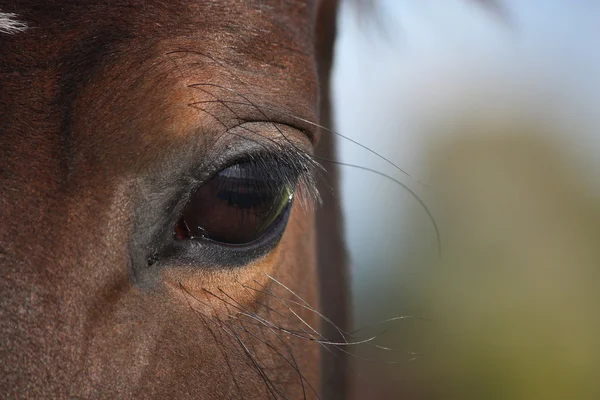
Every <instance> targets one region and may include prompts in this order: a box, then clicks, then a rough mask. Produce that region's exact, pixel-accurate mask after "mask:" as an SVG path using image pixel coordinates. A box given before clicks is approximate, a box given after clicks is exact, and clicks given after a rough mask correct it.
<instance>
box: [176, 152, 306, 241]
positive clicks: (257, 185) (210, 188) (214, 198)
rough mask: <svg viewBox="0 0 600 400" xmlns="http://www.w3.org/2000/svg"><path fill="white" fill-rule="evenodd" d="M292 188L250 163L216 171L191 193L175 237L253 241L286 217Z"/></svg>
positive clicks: (183, 238)
mask: <svg viewBox="0 0 600 400" xmlns="http://www.w3.org/2000/svg"><path fill="white" fill-rule="evenodd" d="M293 193H294V188H293V187H292V185H291V184H289V183H283V182H280V181H278V180H277V179H274V178H273V176H272V174H269V172H268V171H264V170H262V169H261V168H260V167H259V166H258V165H256V164H253V163H251V162H247V163H241V164H235V165H233V166H231V167H229V168H226V169H224V170H223V171H221V172H219V173H218V174H217V175H216V176H215V177H213V178H212V179H211V180H210V181H208V182H207V183H205V184H204V185H203V186H202V187H200V188H199V189H198V190H196V192H195V193H193V194H192V196H191V198H190V201H189V203H188V204H187V205H186V207H185V209H184V211H183V213H182V215H181V218H180V219H179V222H178V223H177V225H176V227H175V238H176V239H178V240H186V239H187V240H194V239H210V240H213V241H217V242H221V243H226V244H233V245H241V244H246V243H250V242H253V241H255V240H257V239H259V238H260V237H262V236H263V235H265V234H266V233H268V232H269V231H270V228H271V227H273V226H275V225H276V223H277V222H280V221H281V218H283V217H287V211H288V210H289V207H290V206H291V203H292V199H293Z"/></svg>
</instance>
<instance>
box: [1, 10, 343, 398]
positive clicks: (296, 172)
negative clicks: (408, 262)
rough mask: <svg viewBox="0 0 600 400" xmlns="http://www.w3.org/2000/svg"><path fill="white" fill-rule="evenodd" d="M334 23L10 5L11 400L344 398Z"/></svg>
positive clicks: (6, 82)
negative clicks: (323, 164)
mask: <svg viewBox="0 0 600 400" xmlns="http://www.w3.org/2000/svg"><path fill="white" fill-rule="evenodd" d="M336 9H337V1H335V0H320V1H319V0H247V1H236V0H219V1H189V0H186V1H182V0H175V1H161V0H91V1H85V2H76V1H64V0H51V1H47V0H46V1H38V0H5V1H3V2H2V3H1V4H0V54H1V56H0V87H1V90H0V110H1V111H0V115H1V118H0V137H1V146H0V188H1V189H0V216H1V218H2V221H3V223H2V225H1V227H0V293H1V300H0V302H1V303H0V332H1V333H0V335H1V343H2V344H1V345H0V346H1V350H0V365H1V367H0V368H1V372H0V393H2V396H3V397H6V398H22V397H27V398H170V399H171V398H174V399H184V398H198V399H235V398H244V399H265V398H275V399H279V398H287V399H300V398H319V396H320V395H319V393H320V392H322V393H323V398H328V397H329V398H344V396H345V390H346V389H345V388H346V384H345V372H344V368H343V365H344V357H343V354H341V355H340V354H333V355H331V354H330V353H331V352H332V348H331V347H332V346H333V345H335V343H334V342H335V341H336V340H338V339H335V338H336V337H338V338H339V337H340V336H343V334H342V332H343V330H344V329H345V328H346V326H347V324H348V316H347V311H346V309H347V307H346V294H345V291H344V290H345V279H346V274H347V273H346V270H345V258H344V257H345V256H344V251H343V245H342V241H341V234H340V232H341V229H342V226H341V223H340V218H339V214H340V212H339V205H338V204H337V203H336V202H335V198H334V197H333V195H332V193H331V190H330V189H331V186H333V187H334V188H335V186H336V173H335V169H334V168H331V167H330V168H328V169H329V170H330V172H331V174H332V175H331V176H332V178H331V180H330V181H329V182H325V183H322V182H321V181H320V180H319V179H318V175H319V174H322V172H320V171H321V168H320V167H319V166H318V165H317V162H316V160H319V159H331V158H332V157H333V154H334V149H333V144H332V139H331V137H330V136H329V135H327V134H326V133H325V132H326V131H325V130H323V129H321V127H327V126H329V124H330V119H329V115H328V114H329V94H328V83H329V70H330V67H331V63H332V49H333V42H334V37H335V14H336ZM319 142H320V145H319V146H320V147H317V143H319ZM315 148H316V149H317V150H315ZM318 186H321V187H325V190H321V199H322V201H323V207H322V208H316V207H312V206H311V205H312V204H313V203H318V202H319V196H318V194H317V193H316V192H317V187H318ZM318 303H320V304H321V307H320V309H319V310H317V309H316V308H315V307H316V304H318ZM319 324H320V325H322V329H319ZM340 340H341V339H340ZM320 348H321V349H322V350H320ZM323 348H324V350H323ZM320 351H322V352H324V353H323V355H322V356H320V354H319V353H320ZM334 353H335V352H334ZM320 365H321V366H320ZM319 385H321V386H322V388H319Z"/></svg>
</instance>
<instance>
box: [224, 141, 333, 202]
mask: <svg viewBox="0 0 600 400" xmlns="http://www.w3.org/2000/svg"><path fill="white" fill-rule="evenodd" d="M269 147H275V146H273V145H267V146H266V147H265V150H264V151H260V152H258V153H254V154H248V155H245V156H244V157H243V158H241V159H238V160H236V161H235V162H233V163H232V164H230V166H232V165H236V164H245V165H246V168H245V170H244V172H245V173H246V174H248V176H249V177H251V178H253V179H257V180H259V181H260V182H262V184H263V186H262V187H263V189H264V188H268V189H269V190H272V191H273V192H277V191H279V190H281V188H282V187H283V186H287V187H290V188H295V192H294V199H295V201H298V202H299V204H300V205H301V206H302V207H303V208H310V207H312V206H314V205H319V204H320V203H321V197H320V195H319V191H318V189H317V182H318V179H319V177H320V176H321V173H322V171H323V167H322V166H321V165H320V164H319V163H318V162H317V161H316V160H315V159H314V158H313V157H312V156H311V155H310V154H309V153H307V152H304V151H302V150H301V149H299V148H297V147H292V146H287V145H281V146H276V148H275V149H269Z"/></svg>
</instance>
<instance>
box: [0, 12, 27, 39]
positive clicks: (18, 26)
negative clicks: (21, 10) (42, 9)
mask: <svg viewBox="0 0 600 400" xmlns="http://www.w3.org/2000/svg"><path fill="white" fill-rule="evenodd" d="M17 17H18V15H17V14H14V13H4V12H1V11H0V34H2V33H4V34H7V35H14V34H16V33H20V32H23V31H25V30H27V24H26V23H24V22H21V21H19V20H18V19H17Z"/></svg>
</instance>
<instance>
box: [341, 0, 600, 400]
mask: <svg viewBox="0 0 600 400" xmlns="http://www.w3.org/2000/svg"><path fill="white" fill-rule="evenodd" d="M599 37H600V2H597V1H593V0H581V1H570V0H545V1H542V0H539V1H535V0H511V1H495V2H490V1H469V0H419V1H415V0H379V1H375V2H373V7H372V8H369V9H368V10H367V9H365V8H364V7H360V6H357V5H356V4H355V3H354V4H352V2H346V3H345V4H344V5H343V7H342V11H341V14H340V17H339V38H338V42H337V47H336V61H335V68H334V79H333V94H334V116H335V124H336V131H337V132H339V133H340V134H342V135H344V136H345V137H342V136H338V138H337V140H338V142H337V143H338V152H339V159H340V161H341V162H342V163H344V164H346V166H342V167H341V168H340V171H341V176H342V189H341V193H340V194H339V195H340V198H341V199H342V204H343V210H344V216H345V224H346V227H345V228H346V241H347V245H348V249H349V252H350V258H351V267H352V291H353V302H354V307H353V309H354V323H355V327H356V328H359V327H360V328H362V327H369V328H368V329H367V330H365V331H361V335H362V336H361V339H364V338H366V337H370V336H369V335H372V334H373V335H374V334H376V335H378V336H379V337H378V339H376V340H375V341H373V342H369V343H368V344H367V345H366V346H365V345H362V346H358V347H360V348H358V347H357V349H355V350H356V352H357V354H358V355H357V357H356V360H357V366H356V371H357V374H359V375H361V376H366V378H365V379H364V380H363V381H360V382H362V383H360V382H359V381H357V382H359V383H357V385H358V386H361V388H360V390H361V393H362V394H361V396H362V397H359V398H388V397H389V396H392V397H395V396H400V394H401V393H413V394H415V395H414V396H415V397H414V398H423V397H422V396H421V395H420V394H423V393H424V389H423V386H428V389H427V390H425V391H426V392H427V395H423V396H430V397H435V396H438V397H436V398H456V397H452V396H453V395H455V396H460V397H459V398H490V399H492V398H498V399H517V398H523V399H538V398H539V399H549V398H556V399H566V398H582V399H588V398H589V399H592V398H600V389H599V387H600V384H598V383H596V380H598V378H600V361H599V357H600V346H599V345H598V344H599V342H598V339H597V338H598V337H600V330H599V327H600V323H598V315H597V314H598V312H597V306H598V305H599V303H598V300H599V296H598V293H600V281H599V280H598V279H599V275H598V272H596V270H597V268H596V265H598V262H600V257H598V254H597V253H598V251H597V249H596V247H598V246H596V243H598V239H599V238H600V235H597V232H596V231H597V227H598V226H600V224H597V222H598V221H600V220H599V219H598V215H600V209H599V208H598V207H597V204H600V203H598V202H597V195H598V193H597V192H598V189H599V188H600V184H599V182H598V177H599V176H600V175H599V174H598V171H599V169H598V163H599V162H600V156H598V154H600V153H599V152H598V150H600V149H599V148H598V147H599V146H600V140H599V139H598V138H599V137H600V135H598V134H597V133H596V130H597V126H598V124H597V123H598V122H600V117H599V116H598V115H597V110H596V108H597V104H600V103H599V102H598V100H600V74H599V73H598V72H599V71H600V68H599V67H600V57H599V54H598V53H599V52H598V50H597V40H598V38H599ZM353 141H356V142H358V143H360V145H357V144H356V143H354V142H353ZM361 145H362V146H365V147H367V148H368V149H370V150H371V151H372V152H376V153H378V155H376V154H373V153H372V152H370V151H369V150H366V149H365V148H363V147H361ZM383 158H387V159H388V160H390V161H391V162H393V163H394V164H396V166H393V165H391V163H390V162H387V161H385V160H384V159H383ZM355 166H359V167H360V168H357V167H355ZM364 168H368V169H371V170H373V171H376V172H373V171H369V170H365V169H364ZM382 174H383V175H387V176H388V177H386V176H383V175H382ZM390 177H391V178H392V179H390ZM410 191H413V192H414V193H415V194H416V195H417V196H418V197H419V198H420V199H421V200H422V201H424V202H425V203H426V204H427V205H428V207H430V208H431V212H432V213H433V215H434V217H435V220H436V223H437V224H438V225H440V226H439V230H440V235H441V241H442V249H444V250H443V254H444V257H442V258H443V261H441V262H440V261H439V259H438V258H437V257H436V255H437V242H436V234H435V230H434V228H433V225H432V222H431V218H429V217H428V215H427V213H426V211H425V209H424V208H423V206H422V205H421V204H419V202H418V201H417V200H416V199H415V196H414V195H412V194H411V193H410ZM406 316H415V317H419V318H421V317H422V318H425V319H427V320H422V319H419V318H398V317H406ZM434 317H436V318H434ZM388 319H392V321H390V322H388V323H385V324H378V325H377V323H378V322H381V321H385V320H388ZM373 324H376V325H373ZM367 331H368V332H367ZM363 334H364V335H363ZM378 346H380V347H378ZM389 348H393V351H391V350H389ZM421 353H425V354H426V355H428V357H429V358H428V360H429V361H423V359H424V357H422V356H421ZM432 354H433V355H432ZM359 357H361V358H359ZM366 359H368V360H366ZM425 359H427V357H425ZM432 360H435V361H432ZM427 362H429V364H427ZM415 365H417V366H415ZM425 365H426V367H425V368H422V367H423V366H425ZM432 365H435V366H434V367H432ZM365 366H368V367H365ZM398 368H399V369H400V371H401V373H398ZM373 371H377V373H375V375H377V376H378V377H381V376H386V377H388V378H389V379H387V380H386V382H387V385H388V386H390V387H391V388H386V389H381V388H382V387H383V386H385V385H386V384H383V383H381V384H378V385H375V384H374V382H375V380H376V378H375V377H374V376H373V374H371V375H369V372H373ZM365 374H366V375H365ZM459 377H460V379H459ZM463 379H464V381H463ZM434 381H435V382H436V383H443V382H445V383H444V384H440V385H439V387H440V388H443V389H440V390H441V392H443V394H440V393H430V390H429V389H431V385H430V383H431V382H434ZM423 382H426V383H423ZM461 385H462V386H461ZM374 386H377V387H378V388H379V389H377V390H381V393H378V394H375V392H374V391H375V390H376V389H374ZM467 389H468V390H467ZM386 390H388V391H387V392H386ZM390 393H392V394H390ZM416 393H420V394H416ZM467 393H468V394H467ZM482 396H483V397H482ZM408 398H410V397H408Z"/></svg>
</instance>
